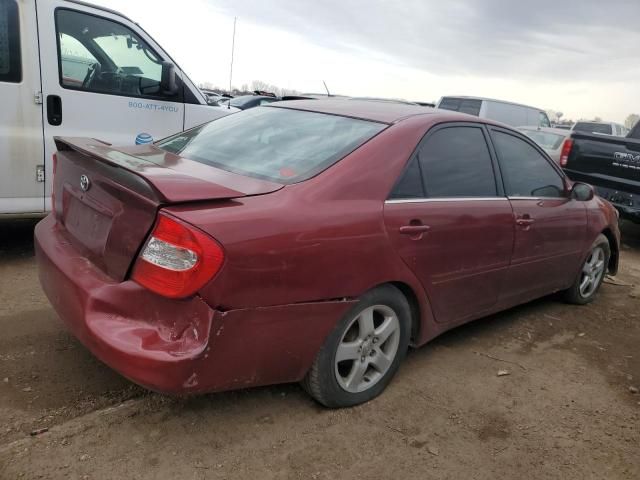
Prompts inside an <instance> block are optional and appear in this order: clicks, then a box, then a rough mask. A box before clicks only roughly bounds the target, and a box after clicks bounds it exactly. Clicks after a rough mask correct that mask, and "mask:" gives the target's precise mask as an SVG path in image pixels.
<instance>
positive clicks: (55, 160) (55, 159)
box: [51, 153, 58, 215]
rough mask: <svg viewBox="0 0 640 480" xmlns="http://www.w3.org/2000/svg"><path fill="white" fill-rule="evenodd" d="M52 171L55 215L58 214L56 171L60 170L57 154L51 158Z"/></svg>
mask: <svg viewBox="0 0 640 480" xmlns="http://www.w3.org/2000/svg"><path fill="white" fill-rule="evenodd" d="M51 160H52V163H51V167H52V168H51V170H52V172H53V178H52V179H51V211H52V212H53V214H54V215H55V213H56V170H57V169H58V155H56V154H55V153H54V154H53V156H52V157H51Z"/></svg>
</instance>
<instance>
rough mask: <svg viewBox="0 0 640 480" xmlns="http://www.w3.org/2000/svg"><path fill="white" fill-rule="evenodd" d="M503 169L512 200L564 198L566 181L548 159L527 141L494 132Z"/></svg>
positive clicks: (501, 168) (506, 186)
mask: <svg viewBox="0 0 640 480" xmlns="http://www.w3.org/2000/svg"><path fill="white" fill-rule="evenodd" d="M492 136H493V141H494V145H495V148H496V153H497V154H498V160H499V161H500V170H501V171H502V177H503V179H504V183H505V189H506V192H507V195H508V196H510V197H551V198H557V197H564V196H565V188H564V182H563V179H562V177H561V176H560V174H559V173H558V172H557V171H556V170H555V168H553V167H552V166H551V164H550V163H549V162H548V161H547V159H546V158H545V157H544V156H543V155H542V154H541V153H540V152H538V150H536V149H535V148H534V147H533V146H531V145H529V144H528V143H527V142H525V141H524V140H522V139H520V138H518V137H516V136H514V135H510V134H508V133H503V132H499V131H493V133H492Z"/></svg>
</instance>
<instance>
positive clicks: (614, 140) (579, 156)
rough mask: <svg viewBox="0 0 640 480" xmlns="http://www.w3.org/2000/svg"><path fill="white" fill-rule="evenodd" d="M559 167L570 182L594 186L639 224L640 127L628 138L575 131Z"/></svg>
mask: <svg viewBox="0 0 640 480" xmlns="http://www.w3.org/2000/svg"><path fill="white" fill-rule="evenodd" d="M560 166H561V167H562V168H563V169H564V171H565V172H566V173H567V175H568V176H569V178H570V179H571V180H575V181H579V182H585V183H589V184H591V185H593V186H594V187H595V189H596V191H597V192H598V195H600V196H601V197H602V198H604V199H606V200H609V201H610V202H611V203H612V204H613V205H614V206H615V207H616V208H617V209H618V211H619V212H620V216H621V217H623V218H626V219H628V220H631V221H633V222H635V223H640V123H638V124H637V125H636V126H635V128H633V129H632V130H631V132H630V133H629V134H628V135H627V136H626V137H614V136H611V135H599V134H591V133H582V132H575V131H574V132H573V133H572V134H571V138H570V139H567V140H566V141H565V144H564V146H563V151H562V155H561V157H560Z"/></svg>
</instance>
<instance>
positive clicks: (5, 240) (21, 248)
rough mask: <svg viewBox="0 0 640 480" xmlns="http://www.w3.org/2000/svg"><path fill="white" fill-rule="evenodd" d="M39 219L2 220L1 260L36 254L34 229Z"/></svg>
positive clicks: (0, 221) (0, 228) (0, 224)
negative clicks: (34, 250)
mask: <svg viewBox="0 0 640 480" xmlns="http://www.w3.org/2000/svg"><path fill="white" fill-rule="evenodd" d="M39 221H40V219H39V218H28V219H3V220H0V261H5V260H12V259H18V258H28V257H32V256H33V255H34V252H33V229H34V228H35V226H36V224H37V223H38V222H39Z"/></svg>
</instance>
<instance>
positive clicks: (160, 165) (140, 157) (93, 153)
mask: <svg viewBox="0 0 640 480" xmlns="http://www.w3.org/2000/svg"><path fill="white" fill-rule="evenodd" d="M54 141H55V143H56V147H57V149H58V152H60V153H61V154H64V153H65V152H78V153H80V154H82V155H85V156H87V157H90V158H91V159H94V160H98V161H99V162H100V163H102V164H104V166H109V167H111V168H114V171H113V175H114V176H121V177H122V176H126V175H135V177H137V180H138V182H136V183H138V184H140V183H144V184H145V187H146V188H139V189H136V190H138V191H139V193H142V192H144V193H142V194H143V195H145V196H150V194H151V193H152V196H153V197H155V198H154V199H155V200H157V201H159V202H160V203H164V204H166V203H180V202H189V201H194V200H216V199H230V198H237V197H243V196H246V195H247V194H250V193H248V192H242V191H239V190H233V189H231V188H227V187H225V186H224V185H222V184H221V183H219V182H212V181H208V180H206V179H205V178H206V176H202V177H197V176H194V175H193V174H188V173H185V172H184V171H180V170H178V169H176V168H172V167H175V166H176V165H177V164H179V163H180V162H182V163H185V162H190V163H193V164H195V165H193V168H192V169H193V170H194V171H196V172H197V171H198V170H200V171H202V170H203V169H204V170H214V168H213V167H209V166H207V165H203V164H198V163H197V162H191V161H189V160H185V159H182V158H181V157H179V156H177V155H174V154H172V153H169V152H166V151H164V150H161V149H159V148H157V147H155V146H153V145H140V146H137V147H125V148H114V147H112V146H111V145H110V144H108V143H105V142H102V141H100V140H95V139H91V138H76V137H71V138H69V137H65V138H61V137H54ZM125 171H126V174H125ZM225 173H226V172H225ZM225 173H223V174H220V175H219V176H220V177H221V178H219V180H221V181H223V182H224V180H225V178H223V177H225V176H227V175H228V176H235V174H231V173H228V174H227V175H225ZM123 174H125V175H123ZM224 183H227V182H224ZM264 183H266V182H264ZM277 187H278V188H281V185H277ZM278 188H275V189H278Z"/></svg>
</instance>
